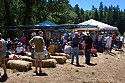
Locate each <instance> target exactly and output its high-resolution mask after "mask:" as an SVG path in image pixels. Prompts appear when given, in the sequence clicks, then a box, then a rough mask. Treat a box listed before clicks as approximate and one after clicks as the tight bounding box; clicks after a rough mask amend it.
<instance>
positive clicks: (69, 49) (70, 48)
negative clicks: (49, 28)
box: [64, 42, 72, 57]
mask: <svg viewBox="0 0 125 83" xmlns="http://www.w3.org/2000/svg"><path fill="white" fill-rule="evenodd" d="M71 52H72V47H71V46H70V43H69V42H68V43H66V45H65V46H64V53H65V54H69V55H71ZM70 57H71V56H70Z"/></svg>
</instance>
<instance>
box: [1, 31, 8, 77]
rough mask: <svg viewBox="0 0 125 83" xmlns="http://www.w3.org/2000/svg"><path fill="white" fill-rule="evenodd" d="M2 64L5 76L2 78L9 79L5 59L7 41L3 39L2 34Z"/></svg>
mask: <svg viewBox="0 0 125 83" xmlns="http://www.w3.org/2000/svg"><path fill="white" fill-rule="evenodd" d="M0 43H1V45H0V63H1V64H2V67H3V70H4V74H3V75H2V76H1V77H7V68H6V65H5V57H6V50H7V48H6V41H5V40H4V39H3V38H2V34H1V33H0Z"/></svg>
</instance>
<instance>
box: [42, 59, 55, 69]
mask: <svg viewBox="0 0 125 83" xmlns="http://www.w3.org/2000/svg"><path fill="white" fill-rule="evenodd" d="M56 63H57V61H56V60H55V59H46V60H42V67H43V68H50V67H52V68H55V67H56Z"/></svg>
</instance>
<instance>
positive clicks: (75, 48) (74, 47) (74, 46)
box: [71, 32, 80, 65]
mask: <svg viewBox="0 0 125 83" xmlns="http://www.w3.org/2000/svg"><path fill="white" fill-rule="evenodd" d="M74 35H75V37H74V38H73V39H72V54H71V64H73V62H74V54H75V53H76V65H79V43H80V37H79V35H78V32H75V34H74Z"/></svg>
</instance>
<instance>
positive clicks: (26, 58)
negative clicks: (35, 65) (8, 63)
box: [20, 56, 32, 62]
mask: <svg viewBox="0 0 125 83" xmlns="http://www.w3.org/2000/svg"><path fill="white" fill-rule="evenodd" d="M20 58H21V60H25V61H30V62H32V58H31V57H28V56H21V57H20Z"/></svg>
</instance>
